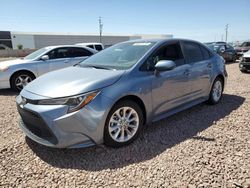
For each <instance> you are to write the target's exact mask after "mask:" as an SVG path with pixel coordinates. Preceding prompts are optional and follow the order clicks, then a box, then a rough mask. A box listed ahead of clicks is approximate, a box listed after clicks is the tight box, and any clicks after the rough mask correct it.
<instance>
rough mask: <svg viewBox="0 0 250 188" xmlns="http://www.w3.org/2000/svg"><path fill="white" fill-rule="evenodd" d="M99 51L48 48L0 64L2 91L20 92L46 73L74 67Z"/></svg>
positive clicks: (71, 47) (60, 47)
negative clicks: (9, 89)
mask: <svg viewBox="0 0 250 188" xmlns="http://www.w3.org/2000/svg"><path fill="white" fill-rule="evenodd" d="M96 52H97V51H96V50H94V49H91V48H88V47H80V46H75V45H67V46H66V45H64V46H48V47H44V48H41V49H39V50H37V51H35V52H33V53H31V54H29V55H28V56H26V57H24V58H21V59H15V60H9V61H3V62H1V63H0V89H7V88H12V89H13V90H17V91H20V90H22V89H23V87H24V86H26V85H27V84H28V83H29V82H31V81H32V80H34V79H35V78H37V77H38V76H41V75H43V74H44V73H47V72H50V71H54V70H58V69H61V68H65V67H69V66H73V65H75V64H77V63H79V62H81V61H83V60H85V59H87V58H88V57H89V56H91V55H93V54H95V53H96Z"/></svg>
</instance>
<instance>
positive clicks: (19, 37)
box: [0, 31, 173, 49]
mask: <svg viewBox="0 0 250 188" xmlns="http://www.w3.org/2000/svg"><path fill="white" fill-rule="evenodd" d="M0 33H1V32H0ZM9 33H10V36H11V39H10V40H11V43H12V46H11V47H12V48H13V49H17V45H19V44H21V45H22V46H23V48H29V49H39V48H42V47H45V46H50V45H63V44H75V43H87V42H100V37H99V35H96V34H86V33H40V32H16V31H10V32H9ZM149 38H173V35H172V34H162V35H150V34H135V35H112V34H110V35H106V34H105V35H103V36H102V43H103V44H104V46H111V45H113V44H116V43H119V42H123V41H127V40H132V39H149ZM0 43H1V35H0Z"/></svg>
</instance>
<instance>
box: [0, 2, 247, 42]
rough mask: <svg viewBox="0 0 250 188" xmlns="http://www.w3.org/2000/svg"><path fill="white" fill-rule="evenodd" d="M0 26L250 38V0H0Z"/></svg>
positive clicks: (201, 38) (205, 38) (18, 29)
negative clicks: (226, 31)
mask: <svg viewBox="0 0 250 188" xmlns="http://www.w3.org/2000/svg"><path fill="white" fill-rule="evenodd" d="M0 10H1V11H0V20H1V21H0V30H10V31H31V32H81V33H96V34H97V33H98V17H99V16H102V19H103V24H104V28H103V34H104V35H105V33H106V34H121V35H122V34H141V33H143V34H173V35H174V37H179V38H191V39H195V40H199V41H202V42H205V41H214V40H221V38H222V35H224V36H223V37H225V24H227V23H228V24H229V37H228V39H229V41H232V40H245V39H250V0H237V1H236V0H105V1H104V0H91V1H86V0H71V1H69V0H68V1H66V0H65V1H63V0H40V1H35V0H1V2H0Z"/></svg>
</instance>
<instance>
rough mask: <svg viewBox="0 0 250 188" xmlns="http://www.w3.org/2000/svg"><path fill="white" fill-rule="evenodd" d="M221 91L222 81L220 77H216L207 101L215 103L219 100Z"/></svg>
mask: <svg viewBox="0 0 250 188" xmlns="http://www.w3.org/2000/svg"><path fill="white" fill-rule="evenodd" d="M222 92H223V81H222V79H221V78H219V77H217V78H216V79H215V81H214V83H213V86H212V89H211V91H210V95H209V99H208V103H209V104H217V103H218V102H219V101H220V100H221V97H222Z"/></svg>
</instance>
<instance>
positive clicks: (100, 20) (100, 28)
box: [98, 16, 103, 43]
mask: <svg viewBox="0 0 250 188" xmlns="http://www.w3.org/2000/svg"><path fill="white" fill-rule="evenodd" d="M98 21H99V32H100V43H102V28H103V23H102V17H101V16H100V17H99V19H98Z"/></svg>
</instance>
